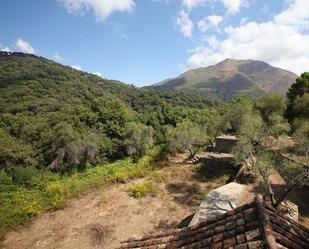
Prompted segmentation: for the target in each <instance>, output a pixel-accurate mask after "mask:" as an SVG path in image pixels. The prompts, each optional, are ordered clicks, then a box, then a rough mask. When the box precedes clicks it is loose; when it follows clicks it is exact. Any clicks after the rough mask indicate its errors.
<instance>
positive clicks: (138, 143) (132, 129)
mask: <svg viewBox="0 0 309 249" xmlns="http://www.w3.org/2000/svg"><path fill="white" fill-rule="evenodd" d="M153 135H154V130H153V128H152V127H151V126H146V125H143V124H138V123H129V124H128V125H127V127H126V131H125V134H124V137H125V140H124V145H125V147H126V151H127V153H128V155H129V156H132V157H133V159H134V160H135V161H136V160H137V159H138V158H140V157H141V156H143V155H145V154H146V153H147V152H148V151H149V150H150V149H151V147H152V146H153V144H154V141H153Z"/></svg>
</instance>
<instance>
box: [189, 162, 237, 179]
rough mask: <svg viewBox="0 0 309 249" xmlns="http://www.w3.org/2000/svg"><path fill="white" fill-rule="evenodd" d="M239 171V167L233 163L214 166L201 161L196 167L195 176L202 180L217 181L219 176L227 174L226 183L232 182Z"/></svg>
mask: <svg viewBox="0 0 309 249" xmlns="http://www.w3.org/2000/svg"><path fill="white" fill-rule="evenodd" d="M238 171H239V167H236V166H231V165H218V166H213V165H209V164H205V163H199V164H198V165H197V168H196V172H195V175H194V178H195V179H196V180H197V181H200V182H207V181H215V180H216V179H218V178H221V177H223V176H227V177H228V180H227V181H226V183H229V182H232V181H233V180H234V179H235V176H236V175H237V173H238Z"/></svg>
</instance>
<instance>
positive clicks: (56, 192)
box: [46, 182, 68, 209]
mask: <svg viewBox="0 0 309 249" xmlns="http://www.w3.org/2000/svg"><path fill="white" fill-rule="evenodd" d="M46 195H47V197H48V198H49V204H50V205H51V206H52V208H54V209H59V208H61V207H63V205H64V203H65V200H66V198H67V195H68V191H67V189H66V188H65V186H64V185H63V184H61V183H59V182H54V183H51V184H50V185H48V186H47V187H46Z"/></svg>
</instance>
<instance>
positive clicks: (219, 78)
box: [153, 59, 297, 100]
mask: <svg viewBox="0 0 309 249" xmlns="http://www.w3.org/2000/svg"><path fill="white" fill-rule="evenodd" d="M296 77H297V75H296V74H294V73H291V72H289V71H286V70H283V69H280V68H276V67H273V66H271V65H269V64H267V63H265V62H262V61H254V60H234V59H226V60H224V61H222V62H220V63H218V64H216V65H213V66H209V67H205V68H198V69H194V70H189V71H187V72H185V73H183V74H181V75H179V76H178V77H176V78H172V79H167V80H164V81H162V82H159V83H157V84H155V85H154V86H153V87H154V88H157V89H164V90H165V89H169V90H170V89H173V90H182V91H191V92H199V93H200V94H202V95H206V96H212V97H214V98H219V99H223V100H230V99H232V98H234V97H237V96H244V97H249V98H255V97H258V96H260V95H261V94H263V93H264V92H270V91H271V92H278V93H280V94H285V93H286V91H287V90H288V89H289V87H290V85H291V84H293V83H294V82H295V79H296Z"/></svg>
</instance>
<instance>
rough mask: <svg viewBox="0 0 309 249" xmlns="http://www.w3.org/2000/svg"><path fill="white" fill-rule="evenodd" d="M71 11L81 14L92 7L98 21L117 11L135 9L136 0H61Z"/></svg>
mask: <svg viewBox="0 0 309 249" xmlns="http://www.w3.org/2000/svg"><path fill="white" fill-rule="evenodd" d="M59 1H60V2H62V3H63V4H64V7H65V8H66V10H67V11H68V12H69V13H73V14H81V15H83V14H84V13H85V12H87V11H89V10H90V9H92V10H93V11H94V13H95V15H96V19H97V21H104V20H106V19H107V18H108V17H109V16H110V15H111V14H112V13H113V12H115V11H122V12H124V11H127V12H130V11H132V10H133V8H134V6H135V3H134V0H59Z"/></svg>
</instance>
